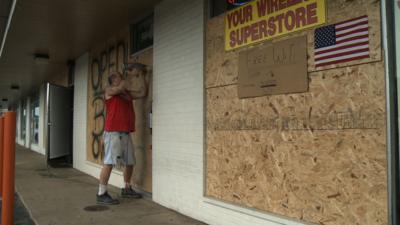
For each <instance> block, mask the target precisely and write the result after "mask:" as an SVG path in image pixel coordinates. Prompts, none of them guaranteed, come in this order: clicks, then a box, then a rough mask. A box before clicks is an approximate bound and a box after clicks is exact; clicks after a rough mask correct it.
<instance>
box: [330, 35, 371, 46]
mask: <svg viewBox="0 0 400 225" xmlns="http://www.w3.org/2000/svg"><path fill="white" fill-rule="evenodd" d="M360 38H367V39H368V34H366V35H360V36H357V37H351V38H347V39H344V40H340V41H337V42H336V44H342V43H346V42H350V41H354V40H357V39H360Z"/></svg>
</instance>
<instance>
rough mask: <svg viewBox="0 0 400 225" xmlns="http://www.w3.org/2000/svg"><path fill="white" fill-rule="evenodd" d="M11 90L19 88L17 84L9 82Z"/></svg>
mask: <svg viewBox="0 0 400 225" xmlns="http://www.w3.org/2000/svg"><path fill="white" fill-rule="evenodd" d="M11 90H19V85H17V84H11Z"/></svg>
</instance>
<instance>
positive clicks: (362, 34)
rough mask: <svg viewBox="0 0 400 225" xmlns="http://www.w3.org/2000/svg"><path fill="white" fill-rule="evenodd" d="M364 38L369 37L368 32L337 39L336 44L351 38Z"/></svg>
mask: <svg viewBox="0 0 400 225" xmlns="http://www.w3.org/2000/svg"><path fill="white" fill-rule="evenodd" d="M363 36H367V37H368V31H363V32H358V33H355V34H349V35H346V36H343V37H336V43H340V41H342V40H347V39H349V38H354V37H357V38H358V37H363Z"/></svg>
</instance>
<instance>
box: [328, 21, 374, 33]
mask: <svg viewBox="0 0 400 225" xmlns="http://www.w3.org/2000/svg"><path fill="white" fill-rule="evenodd" d="M366 24H368V21H362V22H358V23H356V24H353V25H349V26H346V27H343V26H341V27H337V26H336V25H335V29H336V31H342V30H346V29H350V28H353V27H357V26H360V25H366Z"/></svg>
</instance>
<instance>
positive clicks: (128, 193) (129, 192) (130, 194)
mask: <svg viewBox="0 0 400 225" xmlns="http://www.w3.org/2000/svg"><path fill="white" fill-rule="evenodd" d="M121 196H122V197H123V198H142V195H141V194H139V193H137V192H136V191H135V190H133V189H132V188H131V187H129V188H122V189H121Z"/></svg>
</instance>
